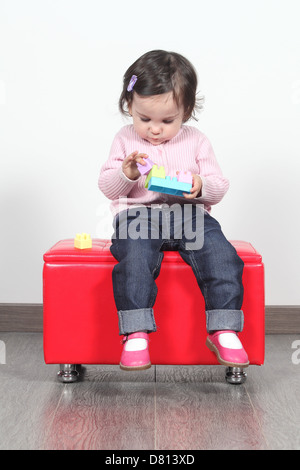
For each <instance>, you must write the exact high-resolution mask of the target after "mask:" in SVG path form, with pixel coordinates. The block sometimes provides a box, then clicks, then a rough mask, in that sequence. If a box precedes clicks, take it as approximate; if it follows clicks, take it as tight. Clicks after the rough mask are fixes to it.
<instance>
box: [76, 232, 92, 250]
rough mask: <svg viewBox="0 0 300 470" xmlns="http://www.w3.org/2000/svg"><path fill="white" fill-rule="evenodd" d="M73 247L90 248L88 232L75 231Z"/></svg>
mask: <svg viewBox="0 0 300 470" xmlns="http://www.w3.org/2000/svg"><path fill="white" fill-rule="evenodd" d="M74 247H75V248H79V249H80V250H84V249H85V248H92V239H91V236H90V235H89V234H88V233H77V234H76V237H75V238H74Z"/></svg>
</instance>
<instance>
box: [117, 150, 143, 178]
mask: <svg viewBox="0 0 300 470" xmlns="http://www.w3.org/2000/svg"><path fill="white" fill-rule="evenodd" d="M144 158H148V155H146V154H145V153H139V152H138V151H137V150H136V151H135V152H132V153H131V154H130V155H129V156H128V157H126V158H125V159H124V161H123V163H122V170H123V173H124V175H125V176H127V178H129V179H130V180H136V179H138V177H139V176H141V173H140V172H139V170H138V167H137V165H136V164H137V163H141V164H142V165H143V164H144Z"/></svg>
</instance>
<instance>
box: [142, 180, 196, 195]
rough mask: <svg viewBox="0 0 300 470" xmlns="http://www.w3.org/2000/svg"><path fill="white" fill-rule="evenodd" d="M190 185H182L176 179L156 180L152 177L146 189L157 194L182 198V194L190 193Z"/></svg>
mask: <svg viewBox="0 0 300 470" xmlns="http://www.w3.org/2000/svg"><path fill="white" fill-rule="evenodd" d="M191 188H192V185H191V184H190V183H183V182H180V181H178V180H177V178H176V177H173V178H171V177H170V176H166V178H157V177H156V176H152V178H151V179H150V180H149V181H148V189H149V190H150V191H156V192H159V193H165V194H171V195H173V196H183V194H184V193H189V192H190V191H191Z"/></svg>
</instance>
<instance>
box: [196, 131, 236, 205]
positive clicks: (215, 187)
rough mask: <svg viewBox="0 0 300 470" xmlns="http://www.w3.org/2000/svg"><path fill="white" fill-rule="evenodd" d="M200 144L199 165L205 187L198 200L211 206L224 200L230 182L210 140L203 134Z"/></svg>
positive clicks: (203, 186)
mask: <svg viewBox="0 0 300 470" xmlns="http://www.w3.org/2000/svg"><path fill="white" fill-rule="evenodd" d="M199 143H200V146H199V152H198V155H197V163H198V167H199V176H200V178H201V179H202V183H203V185H202V190H201V196H200V197H198V198H197V200H198V201H199V202H201V203H202V204H204V205H206V206H211V205H214V204H217V203H218V202H220V201H221V200H222V199H223V197H224V196H225V194H226V192H227V191H228V188H229V181H228V179H227V178H225V177H224V176H223V174H222V171H221V168H220V166H219V164H218V162H217V159H216V156H215V153H214V150H213V148H212V145H211V143H210V141H209V140H208V138H207V137H206V136H204V135H203V134H202V138H200V142H199Z"/></svg>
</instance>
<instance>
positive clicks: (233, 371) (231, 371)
mask: <svg viewBox="0 0 300 470" xmlns="http://www.w3.org/2000/svg"><path fill="white" fill-rule="evenodd" d="M225 378H226V381H227V382H228V383H230V384H234V385H240V384H243V383H244V382H246V379H247V374H246V372H244V369H243V368H242V367H227V368H226V375H225Z"/></svg>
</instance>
